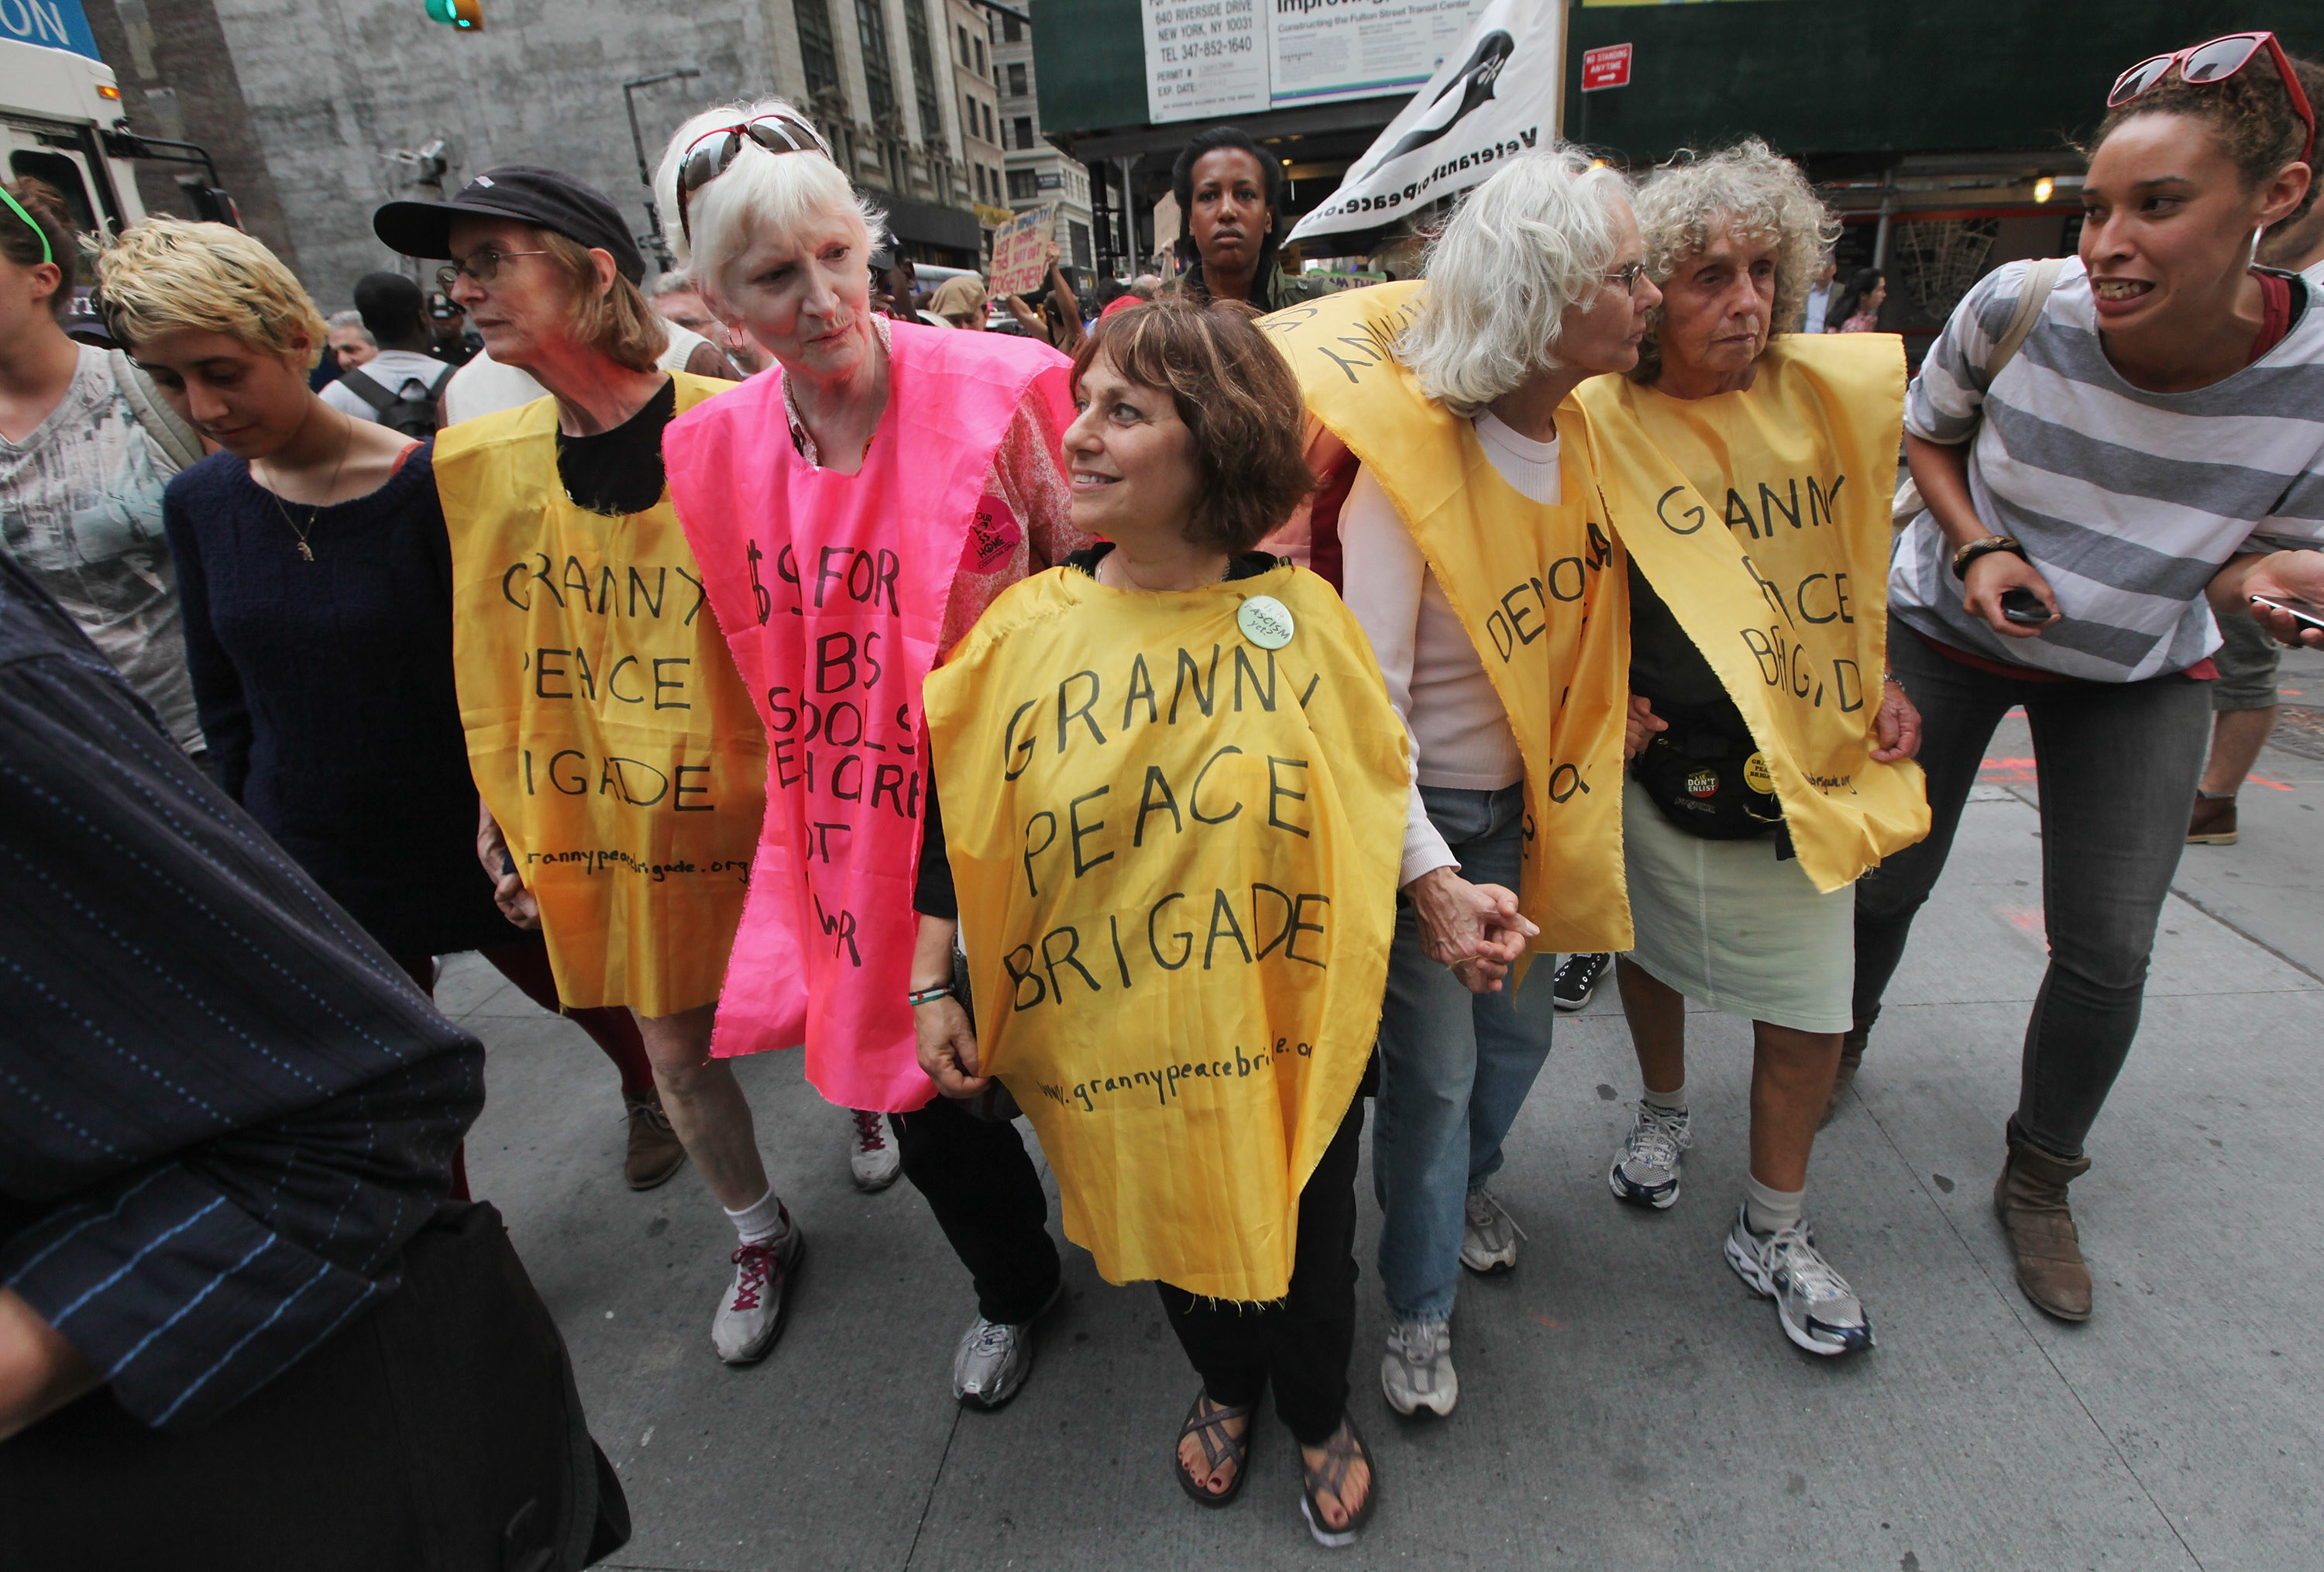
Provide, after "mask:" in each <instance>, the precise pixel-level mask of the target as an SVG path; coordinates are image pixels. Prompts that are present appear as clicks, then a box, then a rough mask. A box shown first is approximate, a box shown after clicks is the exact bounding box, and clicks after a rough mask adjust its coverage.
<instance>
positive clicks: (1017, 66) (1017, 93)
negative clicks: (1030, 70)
mask: <svg viewBox="0 0 2324 1572" xmlns="http://www.w3.org/2000/svg"><path fill="white" fill-rule="evenodd" d="M1009 92H1010V97H1017V98H1021V97H1024V96H1025V62H1024V61H1023V60H1011V61H1010V62H1009Z"/></svg>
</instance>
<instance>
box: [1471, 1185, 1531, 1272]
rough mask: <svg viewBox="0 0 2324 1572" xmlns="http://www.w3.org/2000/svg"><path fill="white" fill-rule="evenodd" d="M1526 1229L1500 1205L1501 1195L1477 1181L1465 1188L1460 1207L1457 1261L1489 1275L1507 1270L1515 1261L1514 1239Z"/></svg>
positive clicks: (1521, 1236)
mask: <svg viewBox="0 0 2324 1572" xmlns="http://www.w3.org/2000/svg"><path fill="white" fill-rule="evenodd" d="M1525 1236H1526V1231H1525V1230H1524V1229H1522V1228H1520V1227H1518V1226H1517V1219H1516V1218H1515V1217H1512V1216H1509V1209H1508V1207H1504V1206H1503V1205H1501V1198H1500V1197H1499V1196H1497V1195H1495V1194H1493V1192H1492V1191H1490V1190H1489V1189H1487V1188H1484V1186H1482V1185H1480V1186H1478V1187H1477V1188H1475V1189H1473V1190H1471V1191H1470V1192H1469V1199H1468V1201H1467V1203H1466V1204H1465V1205H1464V1206H1463V1207H1462V1217H1461V1264H1462V1265H1463V1266H1465V1267H1467V1268H1468V1269H1469V1270H1470V1271H1474V1272H1480V1273H1483V1274H1485V1275H1487V1276H1491V1275H1492V1274H1494V1273H1496V1272H1503V1271H1513V1270H1515V1269H1516V1266H1517V1241H1518V1240H1520V1239H1522V1238H1524V1237H1525Z"/></svg>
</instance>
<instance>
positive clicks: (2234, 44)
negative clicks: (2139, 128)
mask: <svg viewBox="0 0 2324 1572" xmlns="http://www.w3.org/2000/svg"><path fill="white" fill-rule="evenodd" d="M2262 50H2265V51H2267V54H2268V58H2269V59H2270V60H2273V61H2274V62H2275V71H2276V75H2277V76H2279V77H2281V78H2282V79H2283V93H2284V97H2287V98H2289V99H2291V100H2292V113H2293V114H2295V115H2297V116H2300V120H2301V125H2305V126H2307V127H2308V140H2307V141H2306V142H2305V143H2302V144H2301V149H2300V162H2302V163H2308V162H2310V159H2311V158H2312V156H2313V155H2314V153H2315V152H2316V111H2315V109H2314V107H2313V106H2310V104H2309V102H2308V95H2307V94H2306V93H2305V92H2303V91H2301V86H2300V77H2299V74H2298V73H2297V72H2295V71H2294V70H2293V69H2292V62H2291V61H2290V60H2287V59H2285V58H2284V53H2283V46H2282V44H2280V43H2278V42H2275V34H2273V33H2272V32H2230V33H2228V34H2227V36H2226V37H2224V38H2215V39H2213V40H2211V42H2209V43H2199V44H2196V45H2194V46H2193V47H2192V48H2190V49H2182V50H2181V51H2179V52H2178V53H2176V54H2159V55H2156V56H2154V57H2153V59H2151V60H2141V61H2139V62H2138V63H2137V64H2136V65H2135V66H2133V67H2131V68H2130V69H2128V70H2126V71H2125V72H2123V74H2122V75H2120V76H2118V77H2116V79H2114V90H2113V91H2112V92H2110V93H2108V94H2107V108H2109V109H2119V108H2121V107H2122V106H2124V105H2125V104H2127V103H2129V102H2130V101H2131V100H2132V99H2133V98H2135V97H2138V96H2139V95H2140V94H2142V93H2145V92H2148V91H2150V90H2152V89H2153V88H2156V87H2159V86H2161V85H2162V82H2163V79H2164V78H2165V77H2168V76H2169V75H2170V74H2171V73H2172V69H2174V68H2175V69H2177V71H2178V72H2179V77H2180V79H2181V81H2187V82H2192V83H2194V84H2195V85H2196V86H2197V87H2201V86H2202V85H2203V84H2205V83H2207V82H2222V81H2225V80H2227V78H2229V77H2232V76H2234V75H2235V74H2236V72H2237V71H2239V70H2242V69H2244V68H2245V67H2246V66H2247V65H2249V64H2251V63H2252V61H2253V60H2254V59H2255V58H2256V57H2257V56H2258V54H2259V52H2260V51H2262Z"/></svg>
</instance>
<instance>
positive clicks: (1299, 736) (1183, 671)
mask: <svg viewBox="0 0 2324 1572" xmlns="http://www.w3.org/2000/svg"><path fill="white" fill-rule="evenodd" d="M926 698H927V726H928V733H929V737H930V740H931V743H932V744H933V746H934V748H935V754H936V788H935V789H936V791H938V792H940V793H941V795H942V799H943V804H944V808H943V812H944V823H945V841H946V849H947V851H948V853H949V855H950V857H951V861H952V867H953V874H954V883H955V885H956V887H957V889H958V891H959V894H960V917H961V938H962V939H963V942H964V945H965V947H966V949H967V952H968V965H969V973H970V976H971V977H972V978H973V994H974V997H975V1013H976V1030H977V1046H978V1053H979V1056H980V1059H981V1061H982V1068H984V1069H985V1070H986V1071H987V1072H989V1073H991V1074H993V1075H997V1076H999V1077H1001V1081H1002V1083H1003V1084H1005V1085H1006V1086H1007V1087H1009V1089H1010V1091H1011V1092H1013V1093H1015V1094H1016V1096H1017V1101H1018V1102H1019V1104H1020V1105H1022V1106H1023V1107H1024V1109H1025V1111H1026V1112H1027V1113H1028V1114H1029V1115H1030V1116H1031V1117H1032V1120H1033V1125H1034V1128H1035V1129H1037V1131H1039V1132H1040V1136H1041V1150H1042V1151H1043V1152H1044V1153H1045V1154H1046V1155H1047V1158H1048V1160H1049V1166H1050V1168H1051V1170H1053V1171H1054V1172H1055V1173H1056V1176H1057V1189H1058V1195H1059V1198H1060V1200H1061V1201H1062V1203H1063V1209H1064V1212H1065V1235H1066V1237H1067V1238H1070V1239H1072V1240H1073V1241H1074V1243H1076V1244H1083V1245H1085V1246H1087V1247H1088V1249H1089V1251H1090V1253H1092V1254H1093V1255H1094V1256H1095V1257H1096V1258H1097V1267H1098V1271H1100V1272H1102V1273H1103V1274H1104V1276H1105V1277H1106V1279H1107V1280H1108V1281H1112V1282H1130V1281H1138V1280H1140V1279H1146V1278H1153V1279H1157V1280H1158V1281H1163V1282H1167V1283H1171V1284H1174V1285H1176V1287H1179V1288H1182V1289H1185V1290H1186V1291H1188V1292H1189V1293H1195V1294H1206V1295H1212V1296H1215V1297H1217V1298H1219V1299H1236V1300H1243V1301H1250V1300H1268V1299H1279V1298H1281V1297H1282V1295H1283V1294H1284V1293H1285V1292H1286V1290H1287V1289H1288V1286H1289V1283H1290V1279H1291V1263H1292V1259H1293V1255H1294V1252H1295V1250H1296V1244H1297V1236H1298V1225H1299V1192H1300V1189H1301V1188H1302V1187H1303V1186H1305V1183H1306V1182H1307V1178H1308V1176H1309V1175H1310V1174H1311V1173H1313V1172H1314V1167H1315V1163H1316V1161H1317V1160H1318V1159H1320V1158H1321V1157H1322V1155H1323V1149H1324V1147H1325V1146H1327V1145H1329V1144H1330V1142H1331V1140H1332V1137H1333V1133H1335V1132H1337V1131H1338V1129H1339V1127H1340V1122H1341V1120H1342V1118H1343V1117H1345V1116H1346V1114H1347V1111H1348V1105H1349V1104H1350V1102H1351V1100H1352V1099H1353V1098H1354V1096H1355V1095H1356V1086H1357V1083H1358V1082H1359V1081H1360V1080H1361V1079H1362V1077H1363V1073H1364V1066H1365V1064H1366V1063H1367V1062H1368V1061H1369V1059H1370V1056H1371V1047H1372V1039H1373V1037H1374V1035H1375V1034H1376V1032H1377V1031H1378V1028H1379V1010H1380V994H1381V991H1382V988H1383V987H1384V985H1385V984H1386V981H1387V976H1388V943H1389V939H1390V937H1391V935H1392V934H1393V932H1394V929H1395V923H1396V874H1397V858H1398V856H1399V855H1400V852H1401V848H1402V846H1403V842H1404V816H1405V807H1406V800H1407V798H1408V797H1409V795H1410V792H1411V775H1410V772H1409V769H1408V766H1407V765H1406V746H1405V732H1404V727H1403V726H1401V725H1399V724H1398V723H1397V717H1396V711H1395V710H1394V709H1393V708H1391V707H1389V704H1388V691H1387V689H1386V687H1385V686H1384V685H1383V684H1382V682H1381V680H1380V674H1379V665H1378V664H1377V662H1375V661H1373V659H1372V652H1371V645H1370V644H1369V643H1368V642H1367V641H1366V640H1365V638H1364V635H1363V630H1362V629H1360V627H1358V626H1357V625H1356V620H1355V617H1354V616H1353V615H1351V613H1350V612H1349V611H1348V609H1347V607H1346V606H1343V605H1342V604H1341V602H1340V598H1339V596H1337V595H1336V594H1334V593H1333V590H1332V587H1331V586H1330V585H1328V584H1326V583H1325V582H1324V581H1323V579H1322V578H1318V577H1316V576H1315V575H1314V574H1313V573H1310V572H1307V571H1306V570H1305V569H1299V568H1293V567H1289V566H1284V567H1278V568H1276V569H1271V570H1269V571H1268V572H1265V573H1261V574H1259V575H1256V576H1254V577H1250V578H1239V579H1235V580H1231V581H1230V582H1227V583H1223V584H1217V585H1212V586H1207V587H1203V588H1201V589H1194V590H1188V591H1186V592H1185V593H1182V594H1173V595H1145V594H1139V593H1135V592H1131V591H1127V590H1119V589H1111V588H1108V587H1105V586H1103V585H1101V584H1099V583H1098V582H1097V581H1096V579H1094V578H1092V577H1090V576H1089V575H1088V574H1085V573H1081V572H1076V571H1074V570H1072V569H1053V570H1052V571H1050V572H1047V573H1044V574H1040V575H1038V576H1037V577H1035V578H1028V579H1027V580H1026V581H1025V582H1023V583H1021V584H1019V585H1018V586H1017V587H1014V588H1013V589H1010V591H1009V592H1008V593H1007V594H1005V595H1003V596H1001V598H1000V599H999V600H998V601H996V602H994V603H993V605H992V607H991V610H989V611H987V612H986V613H985V615H984V617H983V620H982V621H981V622H979V623H978V624H977V625H976V629H975V631H974V632H973V633H970V634H969V636H968V637H967V638H966V639H964V641H962V643H961V645H960V648H959V649H958V650H956V651H955V652H954V654H953V657H952V659H951V660H950V661H947V662H946V663H945V665H944V666H943V667H941V668H939V669H938V670H936V672H935V673H934V674H932V675H931V676H930V677H929V678H928V680H927V689H926Z"/></svg>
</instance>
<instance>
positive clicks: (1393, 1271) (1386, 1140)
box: [1372, 783, 1557, 1321]
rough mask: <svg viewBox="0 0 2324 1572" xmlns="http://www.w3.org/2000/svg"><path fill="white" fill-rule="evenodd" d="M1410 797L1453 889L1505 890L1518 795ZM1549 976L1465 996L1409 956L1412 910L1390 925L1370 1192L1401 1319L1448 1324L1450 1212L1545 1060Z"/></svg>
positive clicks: (1510, 880) (1416, 941) (1457, 1220)
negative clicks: (1448, 862) (1462, 882)
mask: <svg viewBox="0 0 2324 1572" xmlns="http://www.w3.org/2000/svg"><path fill="white" fill-rule="evenodd" d="M1420 795H1421V800H1423V801H1424V802H1425V803H1426V804H1427V805H1428V817H1429V819H1430V820H1431V821H1432V822H1433V823H1434V825H1435V826H1436V828H1437V830H1438V831H1439V832H1440V833H1441V834H1443V837H1444V839H1445V842H1446V844H1447V845H1449V846H1451V847H1452V855H1454V856H1455V857H1457V858H1459V859H1460V862H1461V876H1462V878H1464V879H1466V880H1468V881H1469V882H1470V883H1472V884H1501V885H1505V886H1507V887H1508V888H1509V889H1511V890H1514V889H1516V888H1517V865H1518V859H1519V856H1520V855H1521V847H1522V846H1523V844H1524V841H1523V827H1524V821H1525V787H1524V785H1523V784H1522V783H1519V784H1518V785H1515V786H1509V787H1505V788H1503V789H1502V790H1501V791H1454V790H1452V789H1449V788H1444V787H1437V786H1423V787H1422V788H1421V789H1420ZM1540 958H1541V959H1542V960H1543V961H1546V959H1547V958H1548V957H1540ZM1555 971H1556V967H1555V966H1550V965H1546V964H1540V965H1535V966H1534V967H1533V968H1532V969H1531V970H1530V971H1528V972H1527V973H1526V980H1525V985H1524V986H1522V987H1520V988H1517V989H1516V990H1515V991H1514V992H1511V991H1509V990H1508V989H1506V988H1504V990H1503V991H1502V992H1500V993H1498V994H1471V992H1469V990H1468V989H1466V988H1464V987H1462V985H1461V983H1460V980H1459V979H1458V978H1456V977H1454V976H1453V975H1452V972H1451V970H1449V969H1448V968H1446V967H1444V966H1439V965H1438V964H1437V963H1436V962H1434V961H1432V960H1430V959H1429V958H1428V957H1426V956H1425V955H1424V954H1422V953H1421V948H1420V919H1419V916H1418V914H1417V913H1416V912H1415V911H1413V909H1412V908H1411V906H1410V905H1408V904H1407V905H1404V906H1402V907H1401V908H1400V910H1398V911H1397V914H1396V943H1395V946H1394V947H1393V948H1391V949H1390V950H1389V951H1388V997H1387V998H1386V1000H1385V1001H1384V1002H1383V1003H1382V1007H1381V1012H1380V1035H1379V1046H1380V1079H1379V1097H1378V1100H1377V1102H1376V1104H1375V1112H1376V1122H1375V1124H1374V1125H1373V1130H1372V1193H1373V1194H1374V1195H1375V1196H1377V1197H1379V1205H1380V1210H1381V1212H1382V1213H1383V1214H1385V1219H1384V1221H1383V1223H1382V1225H1381V1227H1380V1251H1379V1272H1380V1282H1381V1284H1382V1286H1383V1287H1384V1288H1385V1289H1386V1290H1387V1291H1388V1308H1389V1309H1390V1310H1392V1311H1393V1312H1394V1313H1395V1314H1396V1316H1397V1318H1398V1319H1400V1320H1407V1321H1441V1320H1443V1319H1444V1318H1446V1317H1448V1316H1450V1315H1451V1314H1452V1296H1453V1293H1454V1291H1455V1290H1457V1289H1458V1288H1459V1286H1460V1281H1461V1227H1462V1205H1463V1203H1464V1202H1465V1201H1466V1200H1467V1198H1468V1195H1469V1192H1470V1191H1471V1190H1473V1189H1475V1188H1477V1187H1478V1186H1479V1185H1481V1184H1483V1183H1484V1182H1485V1181H1486V1180H1487V1179H1490V1178H1492V1176H1493V1175H1494V1174H1495V1173H1496V1172H1497V1171H1499V1169H1500V1166H1501V1138H1502V1137H1503V1136H1505V1135H1507V1134H1508V1132H1509V1125H1510V1124H1512V1123H1514V1122H1515V1120H1516V1119H1517V1109H1518V1108H1519V1107H1521V1106H1523V1105H1524V1103H1525V1099H1526V1093H1527V1092H1528V1091H1530V1090H1532V1089H1533V1079H1534V1077H1535V1076H1536V1075H1538V1074H1539V1073H1540V1071H1541V1065H1542V1060H1544V1059H1547V1058H1548V1057H1549V1030H1550V1023H1551V1022H1553V1021H1554V1020H1555V1019H1556V1015H1557V1010H1556V1006H1555V1005H1554V1003H1552V1001H1551V998H1550V991H1549V990H1550V979H1551V976H1552V975H1553V974H1554V972H1555Z"/></svg>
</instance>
